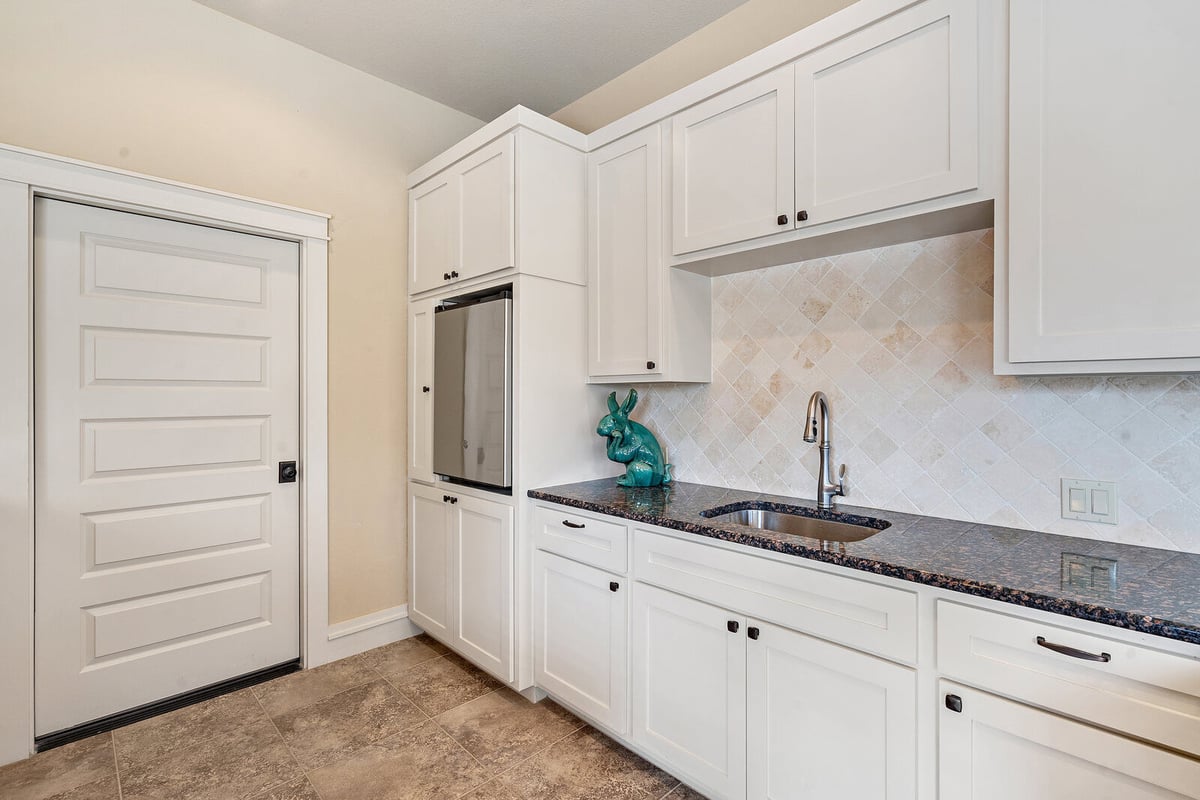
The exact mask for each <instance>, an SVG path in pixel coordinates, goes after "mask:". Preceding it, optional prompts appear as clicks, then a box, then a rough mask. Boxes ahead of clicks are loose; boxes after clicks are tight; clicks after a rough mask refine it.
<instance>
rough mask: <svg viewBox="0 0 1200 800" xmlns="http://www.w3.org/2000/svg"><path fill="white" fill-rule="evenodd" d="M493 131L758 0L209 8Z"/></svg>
mask: <svg viewBox="0 0 1200 800" xmlns="http://www.w3.org/2000/svg"><path fill="white" fill-rule="evenodd" d="M197 2H200V3H203V4H204V5H206V6H209V7H211V8H214V9H216V10H218V11H221V12H223V13H225V14H228V15H229V16H232V17H235V18H237V19H240V20H242V21H243V22H248V23H250V24H251V25H254V26H255V27H258V28H262V29H263V30H266V31H269V32H271V33H274V34H276V35H277V36H281V37H283V38H285V39H289V40H291V41H293V42H296V43H297V44H301V45H303V46H305V47H307V48H309V49H310V50H315V51H317V52H318V53H323V54H325V55H327V56H329V57H331V58H334V59H336V60H338V61H341V62H343V63H346V64H349V65H350V66H353V67H357V68H358V69H361V70H363V71H364V72H369V73H371V74H372V75H376V76H378V77H380V78H383V79H384V80H387V81H390V82H392V83H395V84H397V85H399V86H403V87H405V88H406V89H411V90H413V91H414V92H417V93H418V94H422V95H425V96H426V97H430V98H432V99H434V100H437V101H439V102H441V103H444V104H446V105H448V106H451V107H453V108H457V109H459V110H460V111H465V112H466V113H468V114H470V115H472V116H474V117H478V118H479V119H482V120H490V119H492V118H494V117H496V116H498V115H499V114H501V113H503V112H504V111H507V110H508V109H509V108H512V107H513V106H514V105H516V104H518V103H520V104H521V105H525V106H528V107H529V108H532V109H534V110H536V111H540V112H542V113H544V114H550V113H553V112H555V111H557V110H558V109H560V108H562V107H563V106H565V105H567V104H568V103H570V102H571V101H573V100H576V99H578V98H579V97H581V96H583V95H585V94H587V93H588V92H590V91H591V90H592V89H595V88H596V87H597V86H600V85H602V84H604V83H606V82H608V81H609V80H611V79H612V78H615V77H616V76H618V75H620V74H621V73H622V72H625V71H626V70H627V69H629V68H630V67H633V66H635V65H637V64H640V63H641V62H643V61H645V60H646V59H647V58H649V57H650V56H652V55H654V54H655V53H658V52H660V51H662V50H664V49H666V48H667V47H669V46H670V45H672V44H674V43H675V42H677V41H679V40H680V39H683V38H685V37H687V36H688V35H689V34H691V33H694V32H695V31H697V30H699V29H700V28H702V27H704V26H705V25H707V24H708V23H710V22H712V21H713V20H715V19H716V18H717V17H720V16H722V15H724V14H726V13H728V12H729V11H731V10H732V9H734V8H736V7H737V6H739V5H741V4H742V3H744V2H746V0H197Z"/></svg>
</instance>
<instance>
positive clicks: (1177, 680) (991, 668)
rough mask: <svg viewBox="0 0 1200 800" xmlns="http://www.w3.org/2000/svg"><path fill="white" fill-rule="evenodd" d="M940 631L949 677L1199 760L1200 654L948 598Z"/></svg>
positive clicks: (941, 606) (942, 664) (942, 665)
mask: <svg viewBox="0 0 1200 800" xmlns="http://www.w3.org/2000/svg"><path fill="white" fill-rule="evenodd" d="M937 630H938V636H937V654H938V670H939V671H940V672H941V673H942V674H943V675H945V676H947V677H951V678H955V679H958V680H961V681H963V682H964V683H970V684H974V685H975V686H978V687H979V688H981V689H986V690H988V691H991V692H995V693H997V694H1002V695H1007V696H1009V697H1012V698H1015V699H1018V700H1023V701H1025V702H1028V703H1032V704H1034V705H1038V706H1042V707H1043V708H1048V709H1051V710H1054V711H1058V712H1061V713H1063V714H1066V715H1068V716H1072V717H1076V718H1078V719H1084V720H1088V721H1091V722H1094V723H1096V724H1099V725H1103V726H1105V727H1107V728H1112V729H1114V730H1118V731H1122V732H1124V733H1128V734H1130V735H1132V736H1137V737H1139V738H1142V739H1147V740H1149V741H1152V742H1158V743H1160V744H1163V745H1166V746H1168V747H1173V748H1176V749H1178V750H1183V751H1184V752H1188V753H1193V754H1197V755H1200V660H1198V659H1200V649H1198V652H1197V658H1188V657H1186V656H1182V655H1176V654H1173V653H1166V652H1162V651H1159V650H1153V649H1151V648H1148V647H1142V646H1139V645H1135V644H1129V643H1127V642H1121V641H1118V640H1115V639H1108V638H1105V637H1102V636H1096V635H1094V634H1091V633H1081V632H1079V631H1077V630H1072V629H1070V628H1063V627H1059V626H1056V625H1048V624H1045V623H1042V622H1036V621H1033V620H1027V619H1019V618H1017V617H1010V616H1008V615H1006V614H1000V613H995V612H991V611H985V610H983V609H977V608H970V607H967V606H962V605H959V604H957V603H953V602H949V601H946V600H939V601H938V606H937ZM1039 637H1040V641H1041V642H1042V644H1039V643H1038V642H1039ZM1047 645H1055V646H1061V647H1066V648H1072V649H1073V650H1074V651H1077V652H1076V653H1075V654H1074V655H1071V654H1064V653H1062V652H1056V651H1055V650H1053V649H1050V647H1048V646H1047ZM1085 654H1091V655H1093V656H1096V657H1097V658H1104V655H1107V657H1108V660H1088V659H1087V658H1086V657H1084V656H1085ZM1102 654H1103V655H1102Z"/></svg>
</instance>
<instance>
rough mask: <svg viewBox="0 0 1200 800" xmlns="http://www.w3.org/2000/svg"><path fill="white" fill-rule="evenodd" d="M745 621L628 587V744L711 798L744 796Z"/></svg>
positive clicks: (732, 799) (667, 595) (639, 587)
mask: <svg viewBox="0 0 1200 800" xmlns="http://www.w3.org/2000/svg"><path fill="white" fill-rule="evenodd" d="M745 628H746V620H745V618H743V617H739V616H738V615H736V614H733V613H731V612H729V611H726V610H724V609H721V608H717V607H716V606H710V605H708V604H706V603H701V602H699V601H697V600H692V599H691V598H688V597H684V596H682V595H677V594H674V593H672V592H665V591H663V590H661V589H656V588H654V587H652V586H647V585H646V584H643V583H635V584H634V586H633V613H632V623H631V629H632V636H631V645H630V647H631V651H632V653H631V656H632V658H631V663H632V671H633V686H632V697H633V703H632V707H633V726H632V727H633V741H634V742H635V743H636V744H638V745H640V746H641V747H644V748H645V749H646V751H647V752H648V753H651V754H653V755H655V756H657V757H658V758H660V759H661V763H662V764H663V765H664V766H665V767H667V769H669V770H671V771H672V772H675V773H676V774H678V775H679V777H681V778H684V779H685V780H691V781H695V782H697V783H699V784H701V787H700V788H702V789H704V790H705V792H706V793H709V792H711V793H713V794H714V795H715V796H714V799H713V800H741V798H743V797H745V796H746V634H745Z"/></svg>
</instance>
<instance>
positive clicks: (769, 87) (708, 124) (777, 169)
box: [671, 64, 796, 255]
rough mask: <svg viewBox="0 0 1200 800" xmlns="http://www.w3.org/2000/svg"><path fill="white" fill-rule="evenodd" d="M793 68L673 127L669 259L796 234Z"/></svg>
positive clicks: (675, 120)
mask: <svg viewBox="0 0 1200 800" xmlns="http://www.w3.org/2000/svg"><path fill="white" fill-rule="evenodd" d="M794 109H795V73H794V70H793V67H792V65H791V64H789V65H787V66H786V67H780V68H779V69H777V70H775V71H774V72H769V73H767V74H766V75H763V76H762V77H760V78H755V79H754V80H752V81H748V82H746V83H744V84H742V85H741V86H738V87H735V88H733V89H730V90H728V91H726V92H722V93H721V94H719V95H717V96H716V97H714V98H712V99H711V100H706V101H704V102H703V103H700V104H699V105H696V106H693V107H692V108H689V109H687V110H685V111H682V112H680V113H678V114H676V115H675V116H674V117H672V119H671V129H672V142H671V165H672V168H671V184H672V191H671V215H672V219H673V225H672V233H671V245H672V246H671V252H672V253H674V254H675V255H679V254H681V253H690V252H692V251H694V250H703V249H705V248H707V247H716V246H718V245H723V244H730V243H732V242H741V241H745V240H746V239H753V238H756V237H758V236H767V235H769V234H772V233H776V232H778V231H790V230H792V229H793V228H794V227H795V221H794V220H795V217H794V212H795V210H796V206H795V186H794V182H795V172H794V167H793V164H794V160H795V146H796V142H795V114H794Z"/></svg>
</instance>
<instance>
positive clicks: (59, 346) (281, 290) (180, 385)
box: [34, 199, 300, 735]
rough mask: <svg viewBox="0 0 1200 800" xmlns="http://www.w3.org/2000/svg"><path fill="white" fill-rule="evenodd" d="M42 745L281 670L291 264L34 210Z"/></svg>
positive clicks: (83, 213)
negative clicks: (147, 707)
mask: <svg viewBox="0 0 1200 800" xmlns="http://www.w3.org/2000/svg"><path fill="white" fill-rule="evenodd" d="M34 227H35V257H34V261H35V274H34V282H35V290H34V302H35V320H36V321H35V330H34V342H35V356H34V358H35V360H34V381H35V392H36V402H35V441H34V448H35V470H36V486H37V489H36V506H35V514H36V555H35V559H36V563H35V570H36V584H37V586H36V598H35V603H36V639H35V652H36V655H35V660H36V665H35V668H36V719H37V725H36V727H37V733H38V734H39V735H41V734H46V733H51V732H53V731H57V730H61V729H63V728H68V727H71V726H73V725H77V724H80V723H83V722H86V721H88V720H92V719H96V718H98V717H103V716H106V715H108V714H112V713H115V712H118V711H122V710H125V709H128V708H131V707H134V706H138V705H141V704H143V703H148V702H152V701H155V700H159V699H163V698H166V697H169V696H172V695H175V694H178V693H180V692H185V691H188V690H190V689H195V688H198V687H201V686H205V685H207V684H211V683H215V682H218V681H221V680H224V679H227V678H231V677H235V676H237V675H240V674H242V673H246V672H251V671H254V670H257V669H261V668H264V667H268V666H272V665H274V664H279V663H283V662H286V661H290V660H292V659H294V658H296V657H298V655H299V560H300V555H299V492H298V484H297V483H286V484H280V483H279V481H278V474H279V473H278V468H277V462H279V461H285V460H295V459H296V457H297V455H298V453H299V378H298V376H299V294H298V290H299V249H298V246H297V245H296V244H294V243H290V242H283V241H278V240H275V239H268V238H264V237H259V236H249V235H246V234H241V233H233V232H229V231H222V230H217V229H214V228H207V227H200V226H196V225H186V224H183V223H178V222H170V221H166V220H161V219H155V218H152V217H145V216H140V215H135V214H126V213H121V212H116V211H110V210H104V209H98V208H92V207H90V206H83V205H77V204H73V203H64V202H60V201H54V200H45V199H39V200H37V201H36V204H35V208H34Z"/></svg>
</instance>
